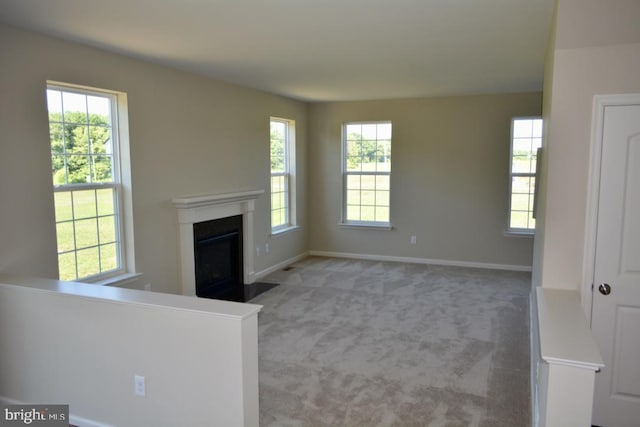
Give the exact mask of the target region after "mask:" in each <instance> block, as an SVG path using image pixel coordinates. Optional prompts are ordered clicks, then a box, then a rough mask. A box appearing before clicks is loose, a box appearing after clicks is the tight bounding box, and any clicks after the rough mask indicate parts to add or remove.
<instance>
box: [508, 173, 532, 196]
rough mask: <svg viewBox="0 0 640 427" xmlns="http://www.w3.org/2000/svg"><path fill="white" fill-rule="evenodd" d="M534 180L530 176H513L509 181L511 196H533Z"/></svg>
mask: <svg viewBox="0 0 640 427" xmlns="http://www.w3.org/2000/svg"><path fill="white" fill-rule="evenodd" d="M534 182H535V178H533V177H531V176H514V177H513V179H512V180H511V192H512V193H513V194H517V193H520V194H522V193H525V194H533V189H534Z"/></svg>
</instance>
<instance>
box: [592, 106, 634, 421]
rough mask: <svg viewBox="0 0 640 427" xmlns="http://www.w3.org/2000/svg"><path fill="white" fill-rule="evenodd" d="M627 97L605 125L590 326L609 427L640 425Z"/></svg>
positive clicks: (599, 396) (598, 406)
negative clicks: (599, 355)
mask: <svg viewBox="0 0 640 427" xmlns="http://www.w3.org/2000/svg"><path fill="white" fill-rule="evenodd" d="M622 99H625V100H626V101H624V102H621V104H623V103H631V104H632V105H605V106H604V119H603V121H602V124H603V125H602V140H601V145H602V146H601V148H602V151H601V163H600V191H599V198H598V214H597V227H596V228H597V229H596V248H595V262H594V282H593V283H594V290H593V309H592V310H593V311H592V318H591V327H592V330H593V334H594V336H595V339H596V341H597V343H598V346H599V347H600V351H601V352H602V356H603V358H604V362H605V365H606V366H605V367H604V368H603V369H602V371H601V372H599V373H597V374H596V384H595V396H594V406H593V424H594V425H598V426H603V427H638V426H640V97H635V98H633V97H632V98H629V97H627V98H622ZM633 104H635V105H633Z"/></svg>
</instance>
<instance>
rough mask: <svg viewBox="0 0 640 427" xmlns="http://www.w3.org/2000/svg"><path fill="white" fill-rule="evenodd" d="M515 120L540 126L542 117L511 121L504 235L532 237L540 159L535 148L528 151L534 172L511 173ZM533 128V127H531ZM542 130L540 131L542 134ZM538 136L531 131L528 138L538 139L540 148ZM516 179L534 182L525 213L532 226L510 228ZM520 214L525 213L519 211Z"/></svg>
mask: <svg viewBox="0 0 640 427" xmlns="http://www.w3.org/2000/svg"><path fill="white" fill-rule="evenodd" d="M517 120H530V121H537V120H539V121H540V125H541V126H542V124H543V122H542V117H540V116H525V117H513V118H512V119H511V134H510V136H511V138H510V141H509V201H508V209H507V230H506V234H507V235H514V236H531V237H533V235H534V234H535V209H534V207H535V206H534V205H535V195H536V189H537V185H538V179H537V178H538V172H539V171H538V169H539V167H540V165H539V163H540V159H539V158H538V157H537V156H538V154H539V151H538V150H537V148H536V149H535V150H530V156H536V162H535V170H534V171H533V172H514V171H513V161H514V146H515V142H516V137H515V132H514V128H515V122H516V121H517ZM532 128H533V126H532ZM543 131H544V130H542V132H543ZM542 132H541V134H540V136H534V134H533V130H532V133H531V135H530V136H528V138H531V139H532V140H533V139H537V138H539V139H540V147H542V144H543V142H542V140H543V134H542ZM532 144H533V142H532ZM516 177H525V178H530V179H533V180H534V191H533V192H530V193H529V199H528V200H529V202H528V207H527V211H526V212H528V213H530V214H531V216H532V218H533V221H534V225H533V226H529V220H528V221H527V225H528V227H512V226H511V215H512V212H513V206H512V205H513V198H514V188H513V180H514V178H516ZM519 194H527V193H519ZM521 212H525V211H521Z"/></svg>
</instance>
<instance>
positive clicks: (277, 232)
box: [269, 225, 300, 236]
mask: <svg viewBox="0 0 640 427" xmlns="http://www.w3.org/2000/svg"><path fill="white" fill-rule="evenodd" d="M299 228H300V226H299V225H292V226H290V227H285V228H278V229H277V230H271V233H269V235H270V236H278V235H280V234H286V233H289V232H291V231H295V230H297V229H299Z"/></svg>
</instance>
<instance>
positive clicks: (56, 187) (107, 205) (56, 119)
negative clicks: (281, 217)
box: [47, 83, 126, 281]
mask: <svg viewBox="0 0 640 427" xmlns="http://www.w3.org/2000/svg"><path fill="white" fill-rule="evenodd" d="M122 95H124V94H122ZM118 96H119V94H116V93H114V92H103V91H98V90H94V89H86V88H79V87H75V86H66V85H60V84H52V83H50V84H48V86H47V106H48V110H49V138H50V143H51V164H52V179H53V191H54V203H55V219H56V237H57V242H58V269H59V276H60V279H61V280H87V281H93V280H98V279H104V278H106V277H108V276H111V275H116V274H119V273H123V272H124V271H125V270H126V266H125V264H126V262H125V259H126V257H125V251H124V239H123V235H124V221H123V194H124V191H125V190H124V189H123V185H122V176H121V173H120V172H121V169H120V166H121V162H120V160H121V159H120V148H121V147H120V146H119V136H120V132H119V129H118Z"/></svg>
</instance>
